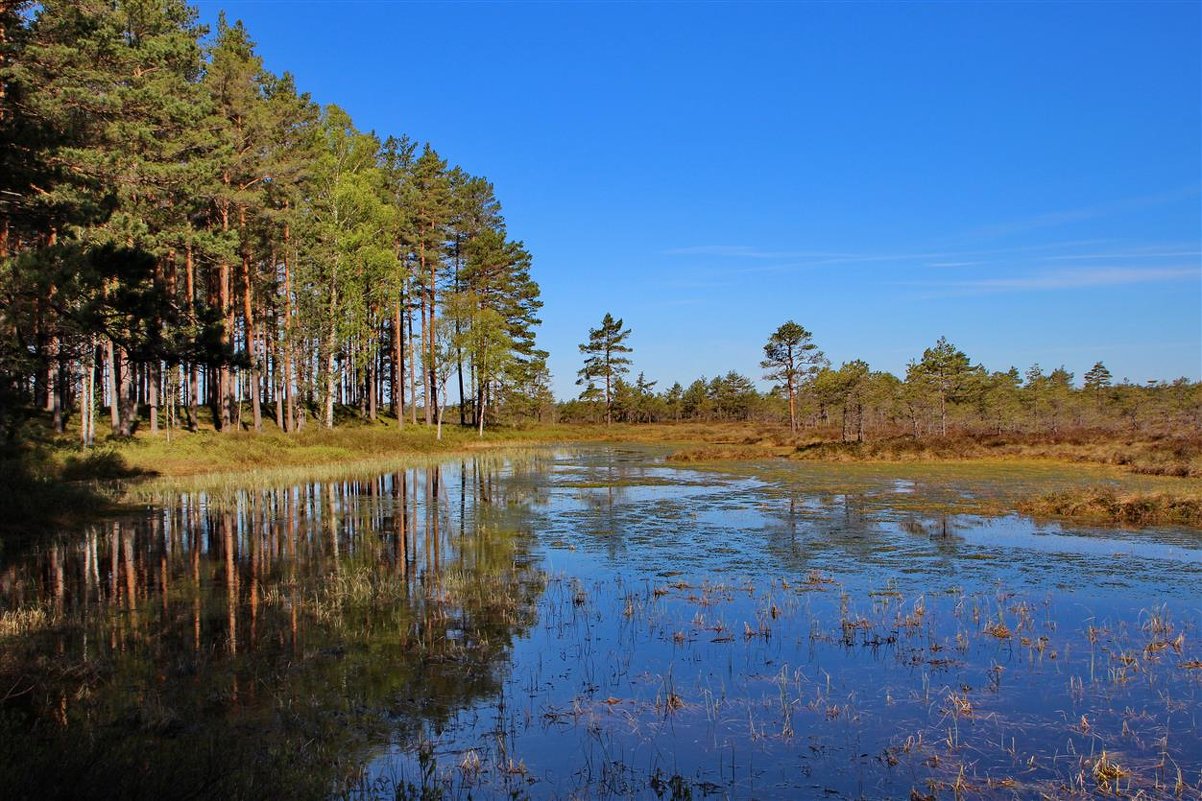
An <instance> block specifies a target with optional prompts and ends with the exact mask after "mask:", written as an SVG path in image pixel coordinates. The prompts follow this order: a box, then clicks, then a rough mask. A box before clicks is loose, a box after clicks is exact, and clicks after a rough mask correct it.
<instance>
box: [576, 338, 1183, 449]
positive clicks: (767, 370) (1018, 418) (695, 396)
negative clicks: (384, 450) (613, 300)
mask: <svg viewBox="0 0 1202 801" xmlns="http://www.w3.org/2000/svg"><path fill="white" fill-rule="evenodd" d="M630 333H631V330H630V329H629V328H627V327H625V326H624V324H623V321H622V320H621V319H617V318H614V317H613V315H612V314H606V315H605V317H604V319H603V320H602V322H601V325H600V326H599V327H598V328H595V329H590V331H589V338H588V341H587V342H585V343H583V344H581V345H580V350H581V352H582V353H583V354H584V355H585V357H586V358H585V362H584V366H583V367H582V368H581V369H580V371H579V373H578V376H579V378H578V380H577V384H578V385H581V386H583V387H584V389H583V390H582V392H581V393H580V396H579V397H578V398H576V399H573V400H570V401H567V402H565V403H562V404H560V406H559V415H560V417H561V419H563V420H565V421H580V422H590V421H591V422H601V421H606V422H613V421H616V422H623V423H653V422H681V421H701V422H719V421H737V420H743V421H747V420H756V421H762V422H770V423H784V424H788V425H789V426H790V427H791V429H792V430H793V431H794V432H798V431H800V430H802V429H808V430H812V431H819V430H820V431H822V432H823V433H833V434H834V435H835V436H837V437H838V438H839V439H840V440H842V441H845V442H848V441H858V442H863V441H864V440H865V439H867V438H870V437H885V436H897V435H903V434H905V435H912V436H915V437H925V436H947V435H949V434H951V433H969V434H985V435H989V434H999V435H1000V434H1041V435H1052V436H1057V435H1064V434H1068V433H1070V432H1075V431H1081V430H1084V429H1106V430H1110V431H1131V430H1140V431H1150V432H1155V433H1166V434H1172V433H1182V432H1189V431H1193V432H1197V431H1199V430H1200V429H1202V383H1198V382H1191V381H1190V380H1189V379H1187V378H1179V379H1177V380H1175V381H1171V382H1170V381H1151V382H1148V383H1146V384H1142V385H1140V384H1133V383H1131V382H1129V381H1127V380H1125V379H1124V380H1121V381H1115V379H1114V377H1113V376H1112V375H1111V373H1110V370H1109V369H1107V367H1106V366H1105V365H1104V364H1103V363H1102V362H1100V361H1098V362H1095V363H1094V364H1093V366H1092V367H1090V369H1089V370H1088V371H1087V372H1085V373H1084V375H1083V376H1082V378H1081V380H1080V381H1079V382H1078V381H1077V380H1076V377H1075V376H1074V374H1073V373H1072V372H1070V371H1069V370H1068V369H1067V368H1065V367H1064V366H1060V367H1056V368H1054V369H1052V370H1045V369H1044V368H1042V367H1040V366H1039V365H1038V364H1034V365H1032V366H1031V367H1029V368H1028V369H1027V370H1026V371H1025V372H1020V371H1019V370H1018V369H1017V368H1015V367H1010V368H1009V369H1007V370H1001V371H990V370H988V369H986V368H985V367H984V366H983V365H981V364H979V363H974V362H973V360H972V359H970V358H969V357H968V355H967V354H965V353H964V352H963V351H962V350H960V349H959V348H957V347H956V346H955V345H953V344H952V343H951V342H949V341H948V340H947V339H946V338H945V337H940V338H939V340H938V341H937V342H936V343H935V344H934V345H932V346H931V347H929V348H926V349H925V350H924V351H923V353H922V355H921V356H920V357H917V358H914V359H912V360H911V361H910V362H909V364H908V365H907V368H906V373H905V376H904V377H899V376H896V375H894V374H892V373H890V372H888V371H882V370H873V369H872V368H871V367H870V366H869V365H868V363H867V362H865V361H863V360H860V359H855V360H852V361H848V362H844V363H843V364H841V365H839V366H838V367H835V366H833V365H832V364H831V362H830V361H829V360H828V359H827V358H826V356H825V355H824V354H823V352H822V351H821V350H820V349H819V348H818V346H817V345H816V344H815V342H814V339H813V334H812V333H811V332H810V331H808V330H806V329H805V328H804V327H803V326H801V325H799V324H797V323H795V322H793V321H792V320H790V321H788V322H786V323H784V324H782V325H781V326H779V327H778V328H777V329H776V330H775V331H773V332H772V333H771V334H770V335H769V337H768V339H767V341H766V343H765V344H764V347H763V354H764V358H763V360H762V361H761V362H760V365H759V367H760V370H761V373H760V375H761V376H762V378H764V379H765V380H767V381H770V382H771V384H772V386H771V389H770V390H768V391H767V392H761V391H760V390H759V389H757V385H756V382H755V380H754V379H753V378H751V377H749V376H747V375H744V374H741V373H739V372H736V371H734V370H732V371H730V372H727V373H726V374H724V375H719V376H716V377H714V378H705V377H701V378H698V379H696V380H695V381H693V382H691V383H690V384H688V385H687V386H685V385H682V384H680V383H679V382H678V383H674V384H672V385H671V386H670V387H666V388H662V389H660V390H659V391H657V390H656V386H657V384H658V382H656V381H652V380H649V379H648V378H647V377H646V376H645V375H644V374H643V373H642V372H639V373H638V374H637V376H636V377H635V379H634V380H633V381H632V380H629V379H628V376H629V373H630V371H631V365H632V359H631V357H630V356H629V354H631V353H632V348H631V347H630V346H629V344H628V338H629V336H630Z"/></svg>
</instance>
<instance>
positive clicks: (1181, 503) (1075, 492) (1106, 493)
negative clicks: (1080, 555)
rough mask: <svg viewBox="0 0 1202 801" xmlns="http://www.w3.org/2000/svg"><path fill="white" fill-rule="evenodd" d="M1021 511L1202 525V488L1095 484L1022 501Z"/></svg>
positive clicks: (1137, 522) (1090, 519)
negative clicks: (1131, 488)
mask: <svg viewBox="0 0 1202 801" xmlns="http://www.w3.org/2000/svg"><path fill="white" fill-rule="evenodd" d="M1017 506H1018V511H1020V512H1022V513H1024V514H1028V515H1031V516H1033V517H1054V518H1062V519H1066V520H1076V521H1082V522H1092V523H1102V524H1107V525H1111V524H1116V525H1128V526H1187V527H1191V528H1202V490H1199V489H1198V488H1197V487H1192V488H1182V489H1177V490H1173V491H1161V492H1140V491H1124V490H1122V489H1118V488H1115V487H1109V486H1095V487H1082V488H1080V489H1070V490H1062V491H1059V492H1049V493H1044V494H1041V495H1037V496H1035V497H1032V498H1027V499H1024V500H1022V501H1020V502H1019V503H1018V504H1017Z"/></svg>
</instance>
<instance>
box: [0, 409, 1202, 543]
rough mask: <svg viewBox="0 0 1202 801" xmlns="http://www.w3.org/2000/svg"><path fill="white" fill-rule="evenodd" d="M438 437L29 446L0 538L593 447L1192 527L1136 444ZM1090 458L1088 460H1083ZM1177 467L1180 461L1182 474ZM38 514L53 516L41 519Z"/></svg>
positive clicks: (9, 469) (699, 430)
mask: <svg viewBox="0 0 1202 801" xmlns="http://www.w3.org/2000/svg"><path fill="white" fill-rule="evenodd" d="M443 434H444V436H443V439H442V440H438V439H436V438H435V435H434V432H433V431H431V430H428V429H426V427H425V426H422V425H417V426H414V425H411V424H407V425H406V426H405V427H404V428H401V429H398V428H396V427H394V426H393V425H391V424H387V425H386V424H366V425H361V426H355V427H347V428H341V429H334V430H326V429H311V430H309V431H305V432H300V433H297V434H283V433H280V432H276V431H265V432H260V433H255V432H234V433H231V434H220V433H217V432H214V431H211V430H202V431H200V432H179V431H177V432H172V433H171V434H170V435H168V434H166V433H160V434H158V435H157V436H155V437H154V438H152V437H150V436H149V435H147V434H140V435H138V436H136V437H134V438H132V439H130V440H126V441H110V442H107V443H105V444H104V445H101V446H99V447H97V448H94V449H92V450H91V451H82V450H80V449H78V447H73V443H72V442H71V440H69V439H68V438H66V437H62V438H46V439H45V440H43V441H42V442H41V443H38V444H37V445H36V446H35V447H33V448H30V449H29V452H30V453H31V454H34V456H33V457H31V458H30V459H29V462H30V467H29V469H28V470H26V471H25V472H21V470H20V468H21V465H20V464H19V463H18V461H17V460H13V459H9V460H7V462H6V463H5V464H6V470H5V474H6V475H5V478H6V479H7V481H6V483H7V484H8V486H9V488H10V491H9V492H8V493H6V495H8V496H10V498H9V501H8V502H6V503H5V504H4V505H5V506H8V507H11V508H7V509H2V510H0V511H2V512H3V513H4V514H3V515H2V516H0V532H4V533H6V534H7V533H10V532H14V531H17V530H20V529H25V530H28V529H32V528H38V529H47V528H59V527H65V526H70V525H78V524H83V523H87V522H90V521H92V520H100V519H105V518H109V517H112V516H115V515H120V514H122V513H126V512H128V511H130V510H131V509H132V508H136V507H137V506H142V505H146V504H153V503H156V502H161V501H162V500H163V499H164V498H166V497H167V496H169V495H171V494H174V493H179V492H188V491H207V492H219V493H229V492H233V491H236V490H240V489H245V488H248V487H256V486H265V485H266V486H278V485H280V484H287V483H294V482H302V481H312V480H334V479H336V478H338V477H343V476H351V475H356V474H370V473H378V472H384V471H386V470H388V469H389V468H390V467H393V466H412V465H414V464H422V463H426V462H429V461H441V460H443V459H446V458H454V457H456V456H467V455H474V454H480V453H488V452H498V451H520V450H523V449H535V448H537V449H544V448H549V447H555V446H573V445H584V446H587V445H603V444H613V445H618V444H626V445H644V446H658V447H662V448H664V449H665V450H667V451H668V453H667V455H666V459H665V461H666V463H667V464H669V465H673V466H679V467H682V468H686V467H702V466H708V467H712V468H716V469H721V468H722V466H724V465H725V466H733V465H738V464H749V463H752V462H774V463H778V464H780V465H815V466H829V467H830V468H832V469H833V470H841V469H853V470H856V469H861V467H860V466H865V465H867V466H871V467H875V468H879V469H889V468H890V467H898V468H903V469H905V470H912V469H920V470H921V469H923V468H925V467H932V468H936V469H942V468H939V467H938V466H940V465H945V466H948V467H947V469H955V468H956V467H959V468H963V469H968V470H979V469H985V470H989V469H990V468H992V467H997V468H999V469H1001V468H1022V467H1025V466H1033V467H1040V468H1045V469H1051V470H1054V471H1055V470H1059V471H1060V472H1063V473H1064V474H1066V475H1069V474H1080V473H1083V472H1084V473H1096V474H1097V481H1096V482H1092V483H1091V484H1089V485H1082V486H1077V487H1073V488H1069V489H1066V488H1063V487H1054V488H1053V487H1049V488H1048V490H1047V491H1043V492H1038V491H1037V492H1033V493H1030V494H1028V495H1026V496H1024V497H1022V498H1019V499H1017V500H1015V501H1014V502H1013V503H1007V504H1006V506H1005V508H1004V509H1002V508H1000V507H999V509H998V511H1009V512H1017V513H1020V514H1026V515H1030V516H1032V517H1035V518H1039V519H1053V520H1066V521H1072V522H1078V523H1092V524H1098V523H1100V524H1104V525H1119V526H1136V527H1144V526H1158V525H1175V526H1186V527H1190V528H1202V480H1199V479H1198V478H1196V477H1193V476H1192V475H1191V476H1185V477H1178V476H1179V473H1180V472H1181V471H1180V470H1178V471H1176V472H1174V471H1172V470H1156V469H1151V468H1149V467H1148V466H1147V465H1148V464H1149V461H1148V460H1155V459H1158V458H1160V457H1159V455H1158V454H1159V452H1158V451H1157V450H1156V448H1157V447H1158V446H1160V445H1161V443H1159V442H1157V441H1148V442H1137V441H1134V440H1133V439H1132V438H1131V437H1127V438H1119V437H1113V438H1110V439H1109V440H1107V439H1100V438H1094V439H1093V440H1088V439H1086V440H1083V439H1082V438H1081V437H1077V438H1065V440H1063V441H1045V442H1041V443H1040V442H1031V441H1028V440H1023V439H1021V438H1013V439H1012V440H1009V441H1008V440H1006V439H1005V438H996V437H995V438H986V437H976V438H972V437H963V436H962V437H957V438H947V439H944V440H909V439H905V438H895V439H891V440H877V441H873V442H869V443H841V442H829V441H821V440H814V439H813V438H812V436H813V435H812V434H811V438H810V439H808V440H801V439H800V438H797V437H793V436H791V435H789V433H788V431H787V430H783V431H782V430H780V429H777V428H773V427H765V426H758V425H755V424H714V425H705V426H703V425H697V424H653V425H640V426H634V425H618V426H613V427H609V428H606V427H602V426H582V425H556V426H540V427H534V428H529V429H504V428H503V429H496V430H493V431H486V432H485V436H484V437H483V438H479V437H477V435H476V431H475V430H474V429H470V428H460V427H459V426H457V425H449V426H444V428H443ZM1169 445H1171V443H1169V444H1166V446H1165V447H1164V448H1163V451H1164V453H1165V454H1166V455H1167V457H1168V458H1169V459H1171V458H1176V459H1177V461H1178V462H1180V461H1182V460H1181V457H1180V450H1181V449H1180V448H1179V447H1178V448H1177V452H1176V453H1174V452H1173V450H1172V448H1171V447H1169ZM1123 448H1127V449H1128V450H1139V452H1140V453H1141V454H1143V456H1144V459H1145V462H1143V463H1136V464H1135V465H1132V464H1130V460H1127V461H1126V462H1125V461H1124V459H1123V458H1122V453H1123V451H1122V449H1123ZM1115 454H1118V456H1116V455H1115ZM1149 454H1151V456H1149ZM1091 456H1092V457H1096V458H1088V457H1091ZM1189 458H1192V457H1189ZM1189 458H1187V460H1186V463H1187V464H1188V465H1192V464H1193V462H1192V461H1190V460H1189ZM1151 463H1153V464H1156V462H1154V461H1153V462H1151ZM1159 463H1160V464H1165V463H1169V461H1168V459H1162V460H1161V462H1159ZM14 465H15V466H16V469H15V470H14ZM1191 469H1192V468H1191ZM1185 472H1189V471H1188V470H1187V471H1185ZM23 491H25V492H26V493H28V494H29V495H30V496H31V497H27V498H25V499H24V500H23V501H22V500H16V501H15V502H14V500H13V498H12V497H11V496H20V495H21V494H22V492H23ZM47 510H53V511H52V512H50V513H49V514H48V513H47Z"/></svg>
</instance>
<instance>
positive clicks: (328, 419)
mask: <svg viewBox="0 0 1202 801" xmlns="http://www.w3.org/2000/svg"><path fill="white" fill-rule="evenodd" d="M337 309H338V286H337V284H333V285H331V287H330V321H329V333H328V334H327V335H326V354H325V356H326V398H325V401H326V404H325V405H326V408H325V424H326V428H333V427H334V393H335V391H337V389H338V376H337V375H336V373H335V370H334V366H335V361H334V351H335V349H336V348H337V347H338V339H337V336H338V329H337V326H336V325H335V324H334V321H335V320H336V319H337Z"/></svg>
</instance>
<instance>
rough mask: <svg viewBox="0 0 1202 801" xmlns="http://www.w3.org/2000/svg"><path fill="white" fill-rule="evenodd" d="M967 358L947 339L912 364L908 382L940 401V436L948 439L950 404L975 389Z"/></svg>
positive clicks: (936, 344)
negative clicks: (920, 387)
mask: <svg viewBox="0 0 1202 801" xmlns="http://www.w3.org/2000/svg"><path fill="white" fill-rule="evenodd" d="M979 372H981V371H980V368H976V369H974V368H973V366H972V365H971V364H970V363H969V360H968V356H966V355H965V354H964V352H963V351H961V350H959V349H958V348H956V346H955V345H953V344H952V343H950V342H948V341H947V338H946V337H939V341H938V342H936V343H935V346H934V347H932V348H927V349H926V350H925V351H923V353H922V361H920V362H911V363H910V369H909V370H908V371H907V375H906V381H907V383H908V382H910V381H914V382H915V383H916V384H917V385H919V386H922V387H925V388H926V389H928V390H929V391H930V392H931V393H932V394H934V396H935V397H936V398H938V400H939V433H940V435H941V436H944V437H946V436H947V405H948V403H949V402H952V403H955V402H958V401H960V400H961V399H962V398H963V397H964V396H965V395H966V394H967V392H968V391H969V390H970V389H972V388H973V378H974V377H975V375H974V374H975V373H979Z"/></svg>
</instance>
